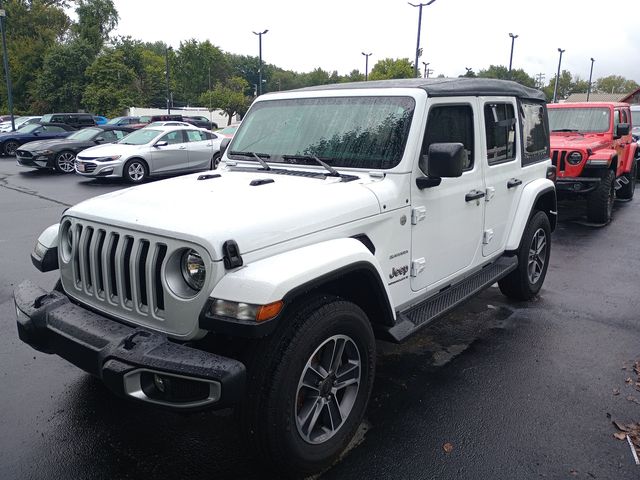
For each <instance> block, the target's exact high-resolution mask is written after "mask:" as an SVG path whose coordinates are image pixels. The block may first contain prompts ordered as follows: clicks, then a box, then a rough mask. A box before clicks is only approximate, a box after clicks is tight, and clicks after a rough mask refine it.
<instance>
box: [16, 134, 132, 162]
mask: <svg viewBox="0 0 640 480" xmlns="http://www.w3.org/2000/svg"><path fill="white" fill-rule="evenodd" d="M132 131H133V130H132V129H131V128H129V127H120V126H117V125H116V126H115V127H112V126H111V125H103V126H100V127H89V128H83V129H82V130H77V131H75V132H73V133H72V134H71V135H69V136H68V137H66V138H61V139H54V140H38V141H36V142H29V143H26V144H24V145H22V146H21V147H20V148H18V150H17V151H16V157H17V159H18V163H19V164H20V165H23V166H25V167H31V168H47V169H54V170H56V171H58V172H60V173H74V172H75V160H76V155H77V154H78V153H79V152H81V151H83V150H85V149H87V148H89V147H95V146H96V145H101V144H106V143H113V142H117V141H118V140H122V139H123V138H124V137H126V136H127V135H128V134H129V133H131V132H132Z"/></svg>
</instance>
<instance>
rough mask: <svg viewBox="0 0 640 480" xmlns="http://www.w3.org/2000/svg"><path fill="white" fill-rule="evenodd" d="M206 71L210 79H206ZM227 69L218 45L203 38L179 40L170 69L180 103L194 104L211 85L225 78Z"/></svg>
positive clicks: (227, 66) (207, 77)
mask: <svg viewBox="0 0 640 480" xmlns="http://www.w3.org/2000/svg"><path fill="white" fill-rule="evenodd" d="M209 72H210V73H211V83H209ZM228 72H229V65H228V64H227V61H226V58H225V56H224V54H223V53H222V50H220V49H219V48H218V47H216V46H214V45H212V44H211V42H209V40H206V41H204V42H198V41H197V40H187V41H186V42H180V48H179V49H178V51H177V52H176V56H175V62H174V63H173V65H172V66H171V73H172V75H173V78H174V80H175V84H176V93H177V96H178V99H179V101H180V102H181V103H184V104H187V105H193V104H195V103H197V102H198V100H199V99H200V97H201V95H202V94H203V93H204V92H206V91H207V90H208V89H209V87H210V85H211V86H213V85H215V84H216V83H220V82H224V80H225V79H226V78H227V76H228Z"/></svg>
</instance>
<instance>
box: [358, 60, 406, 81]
mask: <svg viewBox="0 0 640 480" xmlns="http://www.w3.org/2000/svg"><path fill="white" fill-rule="evenodd" d="M413 76H414V73H413V67H412V65H411V62H410V61H409V59H408V58H398V59H393V58H385V59H383V60H379V61H378V62H377V63H376V64H375V65H374V66H373V68H372V69H371V73H370V74H369V80H387V79H391V78H413Z"/></svg>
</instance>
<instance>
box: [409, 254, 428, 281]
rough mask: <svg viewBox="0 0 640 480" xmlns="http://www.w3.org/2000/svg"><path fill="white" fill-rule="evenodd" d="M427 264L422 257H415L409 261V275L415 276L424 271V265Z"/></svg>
mask: <svg viewBox="0 0 640 480" xmlns="http://www.w3.org/2000/svg"><path fill="white" fill-rule="evenodd" d="M426 265H427V261H426V260H425V259H424V257H422V258H416V259H415V260H414V261H412V262H411V276H412V277H417V276H418V275H420V274H421V273H422V272H423V271H424V267H425V266H426Z"/></svg>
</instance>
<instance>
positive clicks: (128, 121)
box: [107, 116, 140, 127]
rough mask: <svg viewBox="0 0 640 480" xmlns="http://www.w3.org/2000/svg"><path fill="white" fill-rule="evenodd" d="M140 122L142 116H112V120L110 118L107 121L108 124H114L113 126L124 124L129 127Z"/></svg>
mask: <svg viewBox="0 0 640 480" xmlns="http://www.w3.org/2000/svg"><path fill="white" fill-rule="evenodd" d="M138 123H140V117H128V116H127V117H115V118H112V119H111V120H109V121H108V122H107V125H113V126H117V125H119V126H124V127H128V126H132V125H136V124H138Z"/></svg>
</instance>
